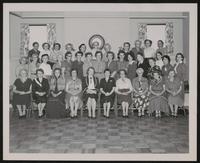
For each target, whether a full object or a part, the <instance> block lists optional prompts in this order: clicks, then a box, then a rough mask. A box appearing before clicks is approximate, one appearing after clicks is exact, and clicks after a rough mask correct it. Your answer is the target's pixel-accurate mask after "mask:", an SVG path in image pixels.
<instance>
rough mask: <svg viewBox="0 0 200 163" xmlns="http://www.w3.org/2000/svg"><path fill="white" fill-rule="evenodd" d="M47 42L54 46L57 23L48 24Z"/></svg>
mask: <svg viewBox="0 0 200 163" xmlns="http://www.w3.org/2000/svg"><path fill="white" fill-rule="evenodd" d="M47 42H48V43H49V44H50V47H51V48H52V47H53V44H54V43H55V42H56V24H55V23H49V24H47Z"/></svg>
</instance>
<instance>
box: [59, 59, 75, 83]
mask: <svg viewBox="0 0 200 163" xmlns="http://www.w3.org/2000/svg"><path fill="white" fill-rule="evenodd" d="M61 68H65V71H64V76H65V80H66V81H67V80H68V79H70V71H71V68H72V62H71V61H70V62H68V61H67V60H64V61H62V62H61Z"/></svg>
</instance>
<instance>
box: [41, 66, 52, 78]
mask: <svg viewBox="0 0 200 163" xmlns="http://www.w3.org/2000/svg"><path fill="white" fill-rule="evenodd" d="M39 68H41V69H43V71H44V76H45V77H46V78H48V77H49V76H51V75H52V69H51V66H50V65H49V64H47V63H41V65H40V67H39Z"/></svg>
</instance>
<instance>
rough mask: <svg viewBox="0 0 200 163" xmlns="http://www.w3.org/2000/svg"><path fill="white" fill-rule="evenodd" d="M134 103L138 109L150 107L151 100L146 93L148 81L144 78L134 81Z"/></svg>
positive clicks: (137, 78)
mask: <svg viewBox="0 0 200 163" xmlns="http://www.w3.org/2000/svg"><path fill="white" fill-rule="evenodd" d="M132 83H133V84H132V85H133V88H134V90H135V91H134V92H133V102H134V105H135V107H136V108H137V109H141V108H146V107H147V106H148V105H149V99H148V91H147V92H146V93H145V94H142V95H141V94H140V93H143V92H144V91H146V90H148V80H147V79H146V78H144V77H142V78H141V79H139V77H136V78H134V79H133V82H132Z"/></svg>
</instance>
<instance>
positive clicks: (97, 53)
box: [13, 39, 186, 118]
mask: <svg viewBox="0 0 200 163" xmlns="http://www.w3.org/2000/svg"><path fill="white" fill-rule="evenodd" d="M144 44H145V48H141V41H139V40H136V41H135V47H134V48H132V49H130V43H129V42H125V43H124V44H123V48H121V49H120V50H119V51H118V53H117V55H115V53H114V52H112V50H111V45H110V44H108V43H107V44H105V46H104V49H103V50H100V49H98V48H96V47H94V48H93V49H91V52H86V51H87V47H86V45H85V44H81V45H80V46H79V47H78V48H79V50H78V51H77V52H74V51H75V50H74V48H73V45H72V44H71V43H69V44H67V45H66V46H65V50H66V52H65V54H64V55H63V54H62V52H61V50H60V49H61V45H60V44H59V43H55V44H54V46H53V48H52V49H50V45H49V44H48V43H43V45H42V47H43V51H41V52H40V51H39V50H38V48H39V44H38V43H37V42H34V43H33V49H32V50H30V51H29V53H28V57H22V58H21V59H20V65H19V66H18V67H17V68H16V78H17V79H16V80H15V82H14V84H13V85H14V89H13V91H14V97H15V98H14V103H15V105H16V106H17V109H18V111H19V117H20V118H22V117H25V115H26V109H27V108H28V106H29V105H30V102H31V101H30V100H33V101H34V102H35V103H36V104H37V108H38V117H43V116H44V114H46V117H49V118H61V117H63V118H64V117H66V109H68V108H69V109H70V116H71V117H77V110H78V109H79V108H81V107H85V106H86V107H87V109H88V117H89V118H95V117H96V108H97V104H98V100H99V101H100V107H103V112H104V113H103V115H104V117H109V114H110V109H111V108H112V107H113V106H114V105H115V104H116V105H121V107H122V115H123V117H128V110H129V108H130V107H132V108H136V109H137V110H138V116H139V117H141V116H144V115H145V113H147V114H149V115H151V114H152V113H155V116H156V117H161V113H166V114H169V113H171V115H172V116H174V117H177V110H178V107H182V106H183V104H184V81H185V80H186V78H185V76H186V66H185V63H184V56H183V54H182V53H177V54H176V64H175V65H173V66H172V65H171V64H170V60H171V59H170V56H169V55H168V54H167V50H166V48H165V47H164V43H163V41H162V40H158V49H157V50H154V49H153V48H152V47H151V45H152V41H151V40H148V39H147V40H145V41H144ZM63 58H64V59H63ZM30 97H32V98H30ZM145 111H146V112H145Z"/></svg>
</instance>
